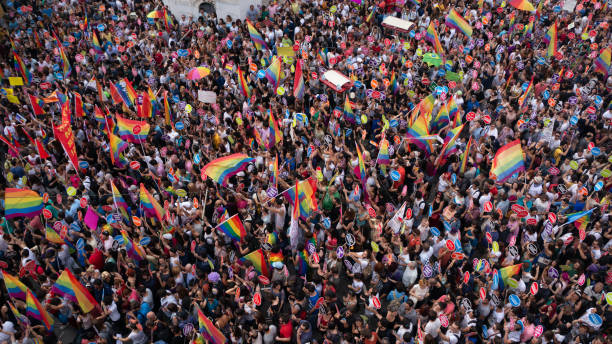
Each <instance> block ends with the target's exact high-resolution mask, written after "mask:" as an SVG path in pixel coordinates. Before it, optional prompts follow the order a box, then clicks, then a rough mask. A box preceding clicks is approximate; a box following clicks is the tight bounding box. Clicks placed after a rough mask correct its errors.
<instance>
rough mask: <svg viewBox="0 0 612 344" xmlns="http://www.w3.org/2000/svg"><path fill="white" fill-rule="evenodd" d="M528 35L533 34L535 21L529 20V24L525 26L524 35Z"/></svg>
mask: <svg viewBox="0 0 612 344" xmlns="http://www.w3.org/2000/svg"><path fill="white" fill-rule="evenodd" d="M528 33H533V20H529V23H527V25H525V30H524V31H523V34H525V35H526V34H528Z"/></svg>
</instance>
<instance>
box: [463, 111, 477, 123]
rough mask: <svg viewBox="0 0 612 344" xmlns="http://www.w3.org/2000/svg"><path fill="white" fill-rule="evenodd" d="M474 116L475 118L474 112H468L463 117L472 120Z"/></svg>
mask: <svg viewBox="0 0 612 344" xmlns="http://www.w3.org/2000/svg"><path fill="white" fill-rule="evenodd" d="M474 118H476V113H475V112H468V113H467V115H465V119H467V120H468V121H473V120H474Z"/></svg>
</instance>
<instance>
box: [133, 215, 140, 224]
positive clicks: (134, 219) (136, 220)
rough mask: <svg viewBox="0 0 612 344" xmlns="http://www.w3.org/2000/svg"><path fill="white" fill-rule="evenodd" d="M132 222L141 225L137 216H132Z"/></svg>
mask: <svg viewBox="0 0 612 344" xmlns="http://www.w3.org/2000/svg"><path fill="white" fill-rule="evenodd" d="M132 222H133V223H134V226H140V225H142V222H141V221H140V219H139V218H138V217H137V216H132Z"/></svg>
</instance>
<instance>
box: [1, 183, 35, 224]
mask: <svg viewBox="0 0 612 344" xmlns="http://www.w3.org/2000/svg"><path fill="white" fill-rule="evenodd" d="M42 209H43V202H42V197H40V195H39V194H37V193H36V192H34V191H32V190H27V189H13V188H7V189H6V190H5V191H4V216H5V217H6V219H12V218H15V217H34V216H36V215H38V214H40V213H41V212H42Z"/></svg>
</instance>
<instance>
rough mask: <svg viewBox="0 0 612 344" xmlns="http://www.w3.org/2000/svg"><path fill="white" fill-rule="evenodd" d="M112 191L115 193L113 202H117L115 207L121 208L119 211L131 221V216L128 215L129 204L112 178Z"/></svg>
mask: <svg viewBox="0 0 612 344" xmlns="http://www.w3.org/2000/svg"><path fill="white" fill-rule="evenodd" d="M111 192H112V194H113V203H114V204H115V208H117V210H119V212H120V213H121V215H122V216H123V218H124V219H126V220H128V221H129V220H130V217H129V216H128V205H127V203H126V202H125V200H124V199H123V196H121V192H119V189H117V187H116V186H115V183H113V181H112V180H111Z"/></svg>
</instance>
